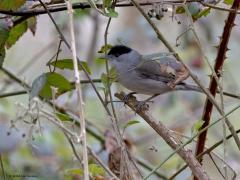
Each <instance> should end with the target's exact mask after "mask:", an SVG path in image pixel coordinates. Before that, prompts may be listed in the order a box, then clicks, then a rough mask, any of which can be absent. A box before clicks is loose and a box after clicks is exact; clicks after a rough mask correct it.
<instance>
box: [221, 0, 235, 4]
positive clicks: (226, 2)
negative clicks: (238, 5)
mask: <svg viewBox="0 0 240 180" xmlns="http://www.w3.org/2000/svg"><path fill="white" fill-rule="evenodd" d="M223 3H224V4H227V5H232V4H233V0H224V1H223Z"/></svg>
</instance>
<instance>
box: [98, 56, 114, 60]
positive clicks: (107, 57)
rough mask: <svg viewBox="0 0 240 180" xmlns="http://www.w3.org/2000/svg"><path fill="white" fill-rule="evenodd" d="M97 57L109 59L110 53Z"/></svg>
mask: <svg viewBox="0 0 240 180" xmlns="http://www.w3.org/2000/svg"><path fill="white" fill-rule="evenodd" d="M99 59H105V60H111V56H110V55H102V56H100V57H99Z"/></svg>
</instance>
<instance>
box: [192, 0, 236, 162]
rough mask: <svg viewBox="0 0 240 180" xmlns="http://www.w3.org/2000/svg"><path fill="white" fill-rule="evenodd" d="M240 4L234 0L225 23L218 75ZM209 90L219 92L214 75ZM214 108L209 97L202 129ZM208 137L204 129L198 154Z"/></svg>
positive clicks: (214, 93) (218, 74) (219, 51)
mask: <svg viewBox="0 0 240 180" xmlns="http://www.w3.org/2000/svg"><path fill="white" fill-rule="evenodd" d="M239 4H240V0H234V3H233V5H232V9H235V12H230V13H229V15H228V18H227V21H226V23H225V27H224V29H223V34H222V37H221V42H220V46H219V48H218V54H217V57H216V63H215V66H214V70H215V73H216V74H217V76H218V77H220V76H221V71H222V66H223V63H224V60H225V58H226V51H227V50H228V48H227V45H228V41H229V38H230V34H231V30H232V27H233V26H234V20H235V17H236V11H237V10H238V8H239ZM209 90H210V92H211V94H212V96H213V97H215V95H216V93H217V82H216V79H215V78H214V77H213V76H212V77H211V80H210V85H209ZM212 109H213V104H212V102H211V101H210V100H209V99H206V103H205V107H204V111H203V115H202V120H204V121H205V122H204V124H203V126H202V127H201V129H203V128H204V127H206V126H208V124H209V122H210V118H211V114H212ZM225 122H226V124H227V125H228V127H232V126H231V125H230V124H229V121H228V120H227V119H226V120H225ZM229 129H230V128H229ZM230 131H231V132H232V130H231V129H230ZM234 132H235V131H234ZM232 133H233V132H232ZM233 135H234V133H233ZM206 137H207V130H206V131H204V133H202V134H201V135H200V136H199V137H198V143H197V146H196V155H198V154H200V153H201V152H203V151H204V146H205V142H206ZM234 139H235V141H236V144H237V146H238V148H239V149H240V147H239V146H240V142H239V139H238V136H237V135H235V136H234ZM199 161H200V162H201V161H202V158H200V159H199Z"/></svg>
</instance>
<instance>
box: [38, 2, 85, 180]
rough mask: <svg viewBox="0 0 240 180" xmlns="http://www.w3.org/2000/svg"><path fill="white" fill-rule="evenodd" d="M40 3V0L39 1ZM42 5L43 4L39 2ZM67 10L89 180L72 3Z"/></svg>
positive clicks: (68, 4) (68, 3)
mask: <svg viewBox="0 0 240 180" xmlns="http://www.w3.org/2000/svg"><path fill="white" fill-rule="evenodd" d="M39 1H40V2H41V0H39ZM41 4H42V5H43V3H42V2H41ZM67 9H68V15H69V29H70V34H71V52H72V57H73V66H74V76H75V87H76V91H77V97H78V98H77V103H78V107H77V108H78V111H77V112H78V118H79V119H80V124H81V126H80V129H81V132H80V134H81V140H82V143H83V169H84V179H85V180H88V179H89V170H88V151H87V135H86V122H85V114H84V108H83V105H84V102H83V97H82V89H81V83H80V74H79V70H78V60H77V52H76V41H75V34H74V25H73V9H72V1H71V0H68V1H67Z"/></svg>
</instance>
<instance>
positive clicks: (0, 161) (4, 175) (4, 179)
mask: <svg viewBox="0 0 240 180" xmlns="http://www.w3.org/2000/svg"><path fill="white" fill-rule="evenodd" d="M0 164H1V169H2V174H3V180H6V173H5V170H4V165H3V160H2V154H0Z"/></svg>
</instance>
